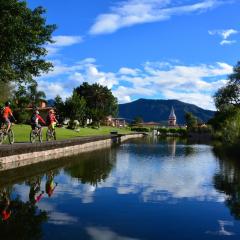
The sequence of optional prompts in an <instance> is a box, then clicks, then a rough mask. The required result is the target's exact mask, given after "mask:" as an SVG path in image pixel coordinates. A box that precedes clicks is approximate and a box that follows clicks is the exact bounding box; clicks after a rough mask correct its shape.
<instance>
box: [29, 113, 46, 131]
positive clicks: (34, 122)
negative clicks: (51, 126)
mask: <svg viewBox="0 0 240 240" xmlns="http://www.w3.org/2000/svg"><path fill="white" fill-rule="evenodd" d="M39 121H40V122H41V123H43V124H44V125H46V122H45V121H44V120H43V118H42V117H41V116H40V115H39V111H38V110H34V112H33V115H32V117H31V126H32V129H33V130H34V129H35V128H37V129H38V130H39V129H41V128H42V126H41V125H40V124H39Z"/></svg>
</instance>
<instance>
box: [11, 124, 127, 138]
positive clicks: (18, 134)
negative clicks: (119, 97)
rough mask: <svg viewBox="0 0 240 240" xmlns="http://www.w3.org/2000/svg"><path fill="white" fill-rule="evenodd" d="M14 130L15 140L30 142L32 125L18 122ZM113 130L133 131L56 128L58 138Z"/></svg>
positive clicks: (101, 128)
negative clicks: (77, 130)
mask: <svg viewBox="0 0 240 240" xmlns="http://www.w3.org/2000/svg"><path fill="white" fill-rule="evenodd" d="M46 130H47V128H46V127H44V128H43V140H44V141H45V140H46ZM13 131H14V135H15V142H29V134H30V131H31V127H30V126H29V125H21V124H16V125H14V126H13ZM111 131H118V133H120V134H126V133H130V132H131V131H130V130H129V129H126V128H121V129H120V128H113V127H105V126H103V127H100V128H99V129H93V128H80V131H79V132H76V131H74V130H69V129H65V128H56V132H57V140H63V139H69V138H75V137H85V136H96V135H108V134H110V132H111Z"/></svg>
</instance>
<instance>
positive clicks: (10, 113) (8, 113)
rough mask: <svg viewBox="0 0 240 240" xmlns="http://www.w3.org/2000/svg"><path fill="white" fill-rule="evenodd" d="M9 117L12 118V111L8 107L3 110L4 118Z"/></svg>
mask: <svg viewBox="0 0 240 240" xmlns="http://www.w3.org/2000/svg"><path fill="white" fill-rule="evenodd" d="M9 115H10V116H12V110H11V108H10V107H8V106H7V107H5V108H4V110H3V118H9Z"/></svg>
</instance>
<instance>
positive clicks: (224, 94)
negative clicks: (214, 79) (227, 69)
mask: <svg viewBox="0 0 240 240" xmlns="http://www.w3.org/2000/svg"><path fill="white" fill-rule="evenodd" d="M228 78H229V81H228V83H227V85H226V86H224V87H222V88H220V89H219V90H218V91H217V92H216V93H215V95H214V101H215V105H216V108H217V109H218V110H220V111H224V110H225V109H227V108H229V106H234V107H240V62H238V63H237V65H236V66H235V67H234V68H233V73H232V74H230V75H229V77H228Z"/></svg>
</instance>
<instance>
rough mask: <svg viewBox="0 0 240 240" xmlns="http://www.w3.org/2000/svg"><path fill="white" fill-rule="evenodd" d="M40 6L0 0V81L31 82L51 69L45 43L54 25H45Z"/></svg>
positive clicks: (48, 40) (49, 37)
mask: <svg viewBox="0 0 240 240" xmlns="http://www.w3.org/2000/svg"><path fill="white" fill-rule="evenodd" d="M44 14H45V10H44V9H43V8H42V7H37V8H35V9H33V10H32V9H30V8H28V7H27V3H26V1H19V0H7V1H6V0H0V39H1V41H0V81H3V82H12V81H18V82H23V81H24V82H31V81H32V79H33V77H36V76H39V75H40V74H41V73H43V72H47V71H49V70H50V69H51V67H52V64H51V63H50V62H47V61H46V59H45V56H46V54H47V50H46V44H47V43H52V39H51V35H52V33H53V31H54V30H55V28H56V26H55V25H47V24H46V19H45V18H44V17H43V15H44Z"/></svg>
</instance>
